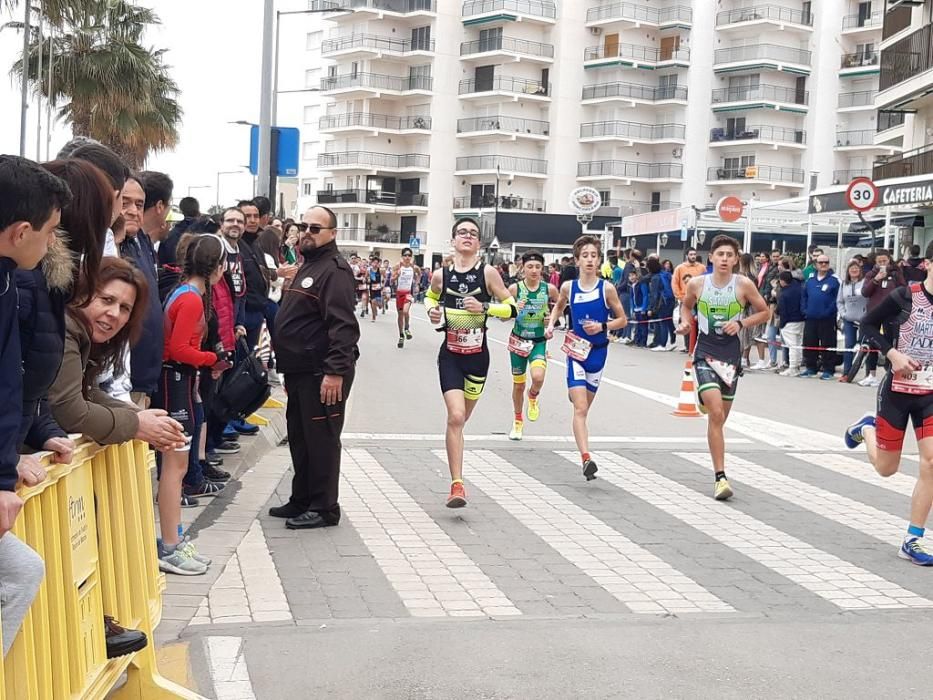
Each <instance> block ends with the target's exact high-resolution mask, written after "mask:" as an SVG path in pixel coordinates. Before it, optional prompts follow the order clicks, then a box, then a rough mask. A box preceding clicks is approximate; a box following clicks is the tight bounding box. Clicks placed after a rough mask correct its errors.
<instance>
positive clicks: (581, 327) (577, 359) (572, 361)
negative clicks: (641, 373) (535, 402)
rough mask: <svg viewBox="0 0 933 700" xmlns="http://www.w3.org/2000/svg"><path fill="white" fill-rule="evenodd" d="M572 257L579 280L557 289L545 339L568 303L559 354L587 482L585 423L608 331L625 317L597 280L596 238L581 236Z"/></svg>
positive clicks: (591, 469)
mask: <svg viewBox="0 0 933 700" xmlns="http://www.w3.org/2000/svg"><path fill="white" fill-rule="evenodd" d="M573 256H574V258H575V260H576V265H577V268H578V270H579V277H578V278H577V279H575V280H570V281H569V282H564V283H563V284H562V285H561V288H560V297H559V298H558V300H557V303H556V304H555V305H554V309H553V310H552V311H551V318H550V320H549V322H548V327H547V330H546V331H545V336H546V337H547V338H551V337H552V336H553V335H554V326H555V325H556V323H557V320H558V319H559V318H560V317H561V314H563V312H564V308H565V307H566V306H567V305H568V304H569V305H570V316H571V318H572V319H573V325H572V327H571V330H569V331H568V332H567V335H566V337H565V339H564V347H563V348H562V350H563V351H564V352H566V353H567V393H568V394H569V396H570V402H571V403H572V404H573V437H574V440H576V443H577V448H578V449H579V450H580V459H581V460H582V462H583V476H585V477H586V479H587V481H589V480H591V479H595V478H596V476H595V475H596V462H595V461H594V460H593V459H591V457H590V447H589V429H588V428H587V425H586V419H587V415H588V414H589V411H590V406H591V405H592V403H593V399H595V398H596V391H597V389H599V380H600V378H601V377H602V374H603V367H605V365H606V357H607V355H608V352H609V350H608V348H609V331H614V330H619V329H621V328H625V326H626V324H628V319H627V318H626V317H625V310H624V309H623V308H622V302H621V301H619V294H618V292H616V289H615V287H613V286H612V284H609V283H607V282H606V280H603V279H600V277H599V263H600V257H601V252H600V242H599V239H598V238H596V237H595V236H580V237H579V238H578V239H577V240H576V242H575V243H574V244H573ZM610 311H611V312H612V313H611V314H610ZM610 319H611V320H610Z"/></svg>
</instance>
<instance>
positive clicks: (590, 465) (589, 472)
mask: <svg viewBox="0 0 933 700" xmlns="http://www.w3.org/2000/svg"><path fill="white" fill-rule="evenodd" d="M597 471H599V469H598V467H597V466H596V461H595V460H592V459H588V460H586V461H585V462H584V463H583V476H585V477H586V480H587V481H592V480H593V479H595V478H596V472H597Z"/></svg>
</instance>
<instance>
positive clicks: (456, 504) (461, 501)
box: [447, 481, 467, 508]
mask: <svg viewBox="0 0 933 700" xmlns="http://www.w3.org/2000/svg"><path fill="white" fill-rule="evenodd" d="M466 504H467V500H466V489H464V488H463V482H462V481H455V482H454V483H452V484H451V485H450V495H449V496H448V497H447V507H448V508H463V506H465V505H466Z"/></svg>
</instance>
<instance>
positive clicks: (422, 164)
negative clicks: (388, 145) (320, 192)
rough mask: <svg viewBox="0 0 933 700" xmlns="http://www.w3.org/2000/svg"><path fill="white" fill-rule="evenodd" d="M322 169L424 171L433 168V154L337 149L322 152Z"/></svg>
mask: <svg viewBox="0 0 933 700" xmlns="http://www.w3.org/2000/svg"><path fill="white" fill-rule="evenodd" d="M317 166H318V168H320V169H321V170H329V171H335V170H381V171H386V172H406V173H423V172H427V171H428V170H429V169H430V168H431V156H429V155H425V154H422V153H403V154H395V153H375V152H373V151H337V152H335V153H320V154H318V157H317Z"/></svg>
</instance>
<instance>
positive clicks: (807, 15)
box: [716, 5, 813, 34]
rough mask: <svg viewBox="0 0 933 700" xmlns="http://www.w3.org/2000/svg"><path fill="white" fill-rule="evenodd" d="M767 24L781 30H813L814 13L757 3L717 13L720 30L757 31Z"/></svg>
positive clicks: (717, 24)
mask: <svg viewBox="0 0 933 700" xmlns="http://www.w3.org/2000/svg"><path fill="white" fill-rule="evenodd" d="M766 24H767V25H772V26H773V28H775V29H779V30H781V31H784V30H787V29H797V30H800V31H805V32H811V31H813V13H812V12H804V11H802V10H794V9H791V8H789V7H781V6H780V5H756V6H754V7H739V8H736V9H734V10H723V11H722V12H718V13H717V14H716V28H717V29H718V30H719V31H734V33H736V34H740V33H744V32H745V31H752V32H755V33H757V32H759V31H761V29H762V25H766Z"/></svg>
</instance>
